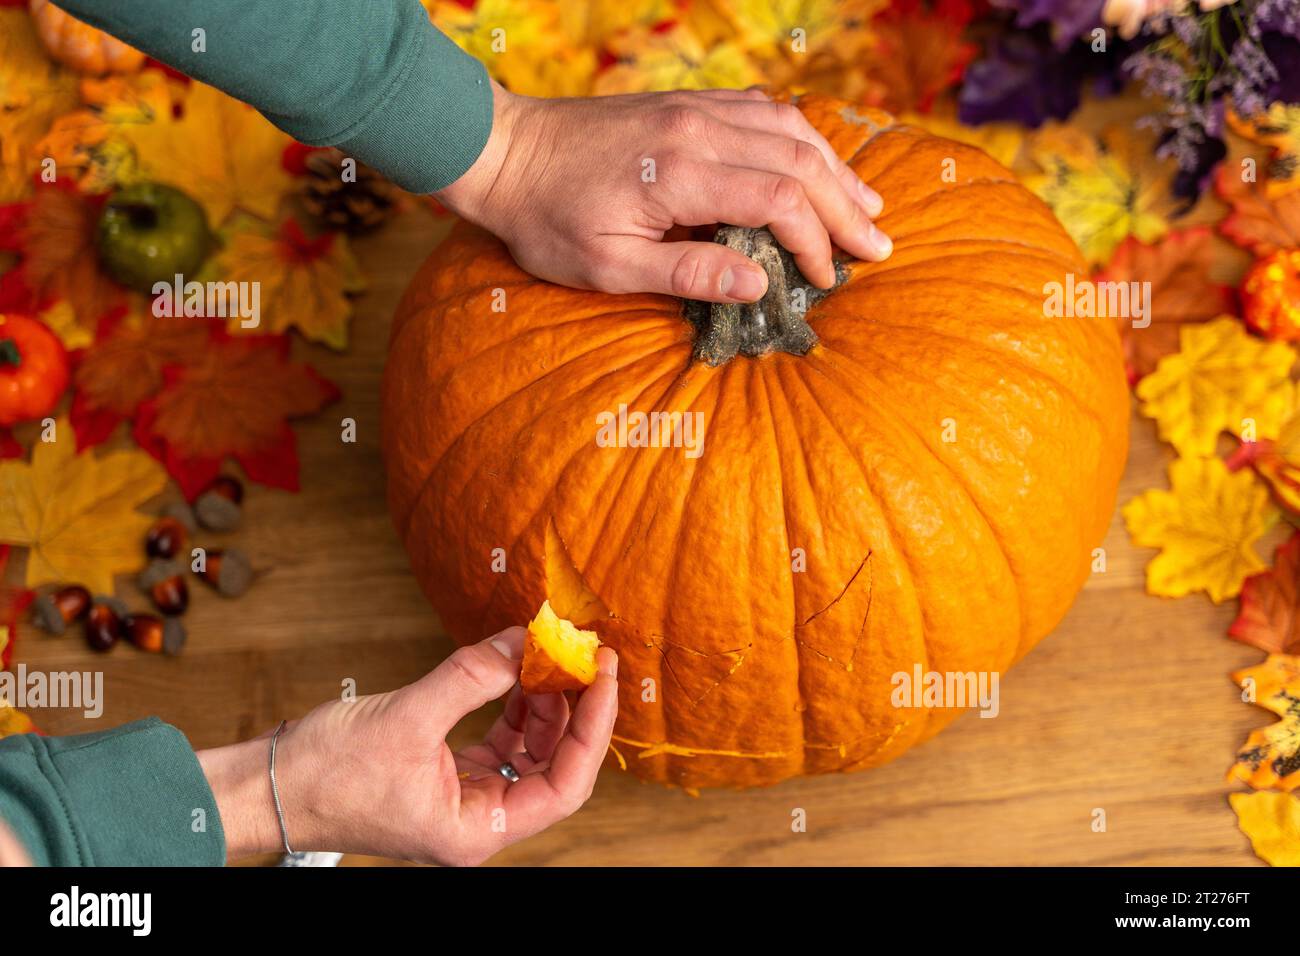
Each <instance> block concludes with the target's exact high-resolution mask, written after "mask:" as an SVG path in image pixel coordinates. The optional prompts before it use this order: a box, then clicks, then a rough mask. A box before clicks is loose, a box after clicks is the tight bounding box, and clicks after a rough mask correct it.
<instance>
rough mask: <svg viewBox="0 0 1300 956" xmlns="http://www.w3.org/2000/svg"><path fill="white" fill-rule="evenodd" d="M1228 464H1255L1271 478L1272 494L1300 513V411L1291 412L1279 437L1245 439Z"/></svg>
mask: <svg viewBox="0 0 1300 956" xmlns="http://www.w3.org/2000/svg"><path fill="white" fill-rule="evenodd" d="M1228 465H1229V467H1231V468H1234V469H1235V468H1238V467H1241V466H1242V465H1252V466H1254V468H1255V471H1256V472H1257V473H1258V474H1259V475H1260V477H1262V478H1263V479H1264V480H1265V481H1267V482H1268V484H1269V487H1270V488H1272V490H1273V496H1274V497H1275V498H1276V499H1277V500H1278V502H1279V503H1280V504H1281V505H1282V506H1283V507H1284V508H1286V509H1288V510H1289V511H1291V512H1292V513H1294V514H1300V415H1292V416H1291V417H1290V418H1288V419H1287V420H1286V422H1285V423H1284V424H1283V425H1282V427H1281V429H1279V430H1278V434H1277V438H1264V439H1261V440H1259V441H1254V442H1242V443H1241V446H1240V448H1239V449H1238V450H1237V451H1236V452H1235V453H1234V454H1233V455H1232V456H1231V457H1230V458H1229V460H1228Z"/></svg>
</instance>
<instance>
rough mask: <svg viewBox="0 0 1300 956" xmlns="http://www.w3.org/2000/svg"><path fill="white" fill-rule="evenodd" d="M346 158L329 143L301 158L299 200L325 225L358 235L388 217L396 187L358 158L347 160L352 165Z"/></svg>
mask: <svg viewBox="0 0 1300 956" xmlns="http://www.w3.org/2000/svg"><path fill="white" fill-rule="evenodd" d="M348 160H349V157H347V156H345V155H344V154H343V153H342V152H340V151H339V150H337V149H334V148H332V147H331V148H330V149H318V150H316V151H314V152H312V153H309V154H308V155H307V157H306V159H305V160H304V161H303V165H304V166H305V167H306V170H307V175H306V187H305V191H304V194H303V199H302V202H303V206H304V208H305V209H306V210H307V212H308V214H309V215H311V216H312V217H314V218H315V219H316V220H317V222H319V223H320V224H321V225H322V226H324V227H325V228H327V229H341V230H343V231H344V232H346V233H348V234H349V235H358V234H360V233H363V232H369V231H370V230H371V229H374V228H376V227H377V226H380V225H382V224H383V223H384V221H385V220H387V219H388V217H389V215H390V214H391V213H392V212H393V211H394V209H395V207H396V203H397V197H398V188H397V187H396V186H394V185H393V184H392V183H390V182H389V181H388V180H387V179H385V178H384V177H383V176H382V175H381V174H380V173H378V172H376V171H375V170H373V169H371V168H370V167H369V166H367V165H365V164H364V163H362V162H360V161H358V160H353V161H351V162H355V163H356V166H355V169H353V168H352V167H351V162H348ZM345 162H348V168H347V169H345V166H344V164H345ZM345 173H346V174H347V179H346V180H345V179H344V175H345ZM353 180H355V181H353Z"/></svg>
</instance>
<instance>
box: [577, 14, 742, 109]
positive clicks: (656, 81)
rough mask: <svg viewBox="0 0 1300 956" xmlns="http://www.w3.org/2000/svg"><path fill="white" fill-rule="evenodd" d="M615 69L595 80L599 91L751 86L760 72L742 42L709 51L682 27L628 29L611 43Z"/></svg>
mask: <svg viewBox="0 0 1300 956" xmlns="http://www.w3.org/2000/svg"><path fill="white" fill-rule="evenodd" d="M610 54H611V55H612V56H613V58H614V62H613V65H612V66H610V67H609V68H608V69H607V70H605V71H604V72H602V73H600V74H599V75H598V76H597V77H596V83H595V92H596V93H597V94H601V95H603V94H609V93H648V92H652V91H656V90H707V89H714V88H718V87H725V88H733V89H734V88H740V87H746V86H751V85H753V84H755V83H758V82H759V81H760V80H761V79H762V74H761V73H760V71H759V70H758V68H757V67H756V66H755V65H754V63H753V61H752V60H750V58H749V56H748V54H747V53H746V52H745V50H744V48H743V47H741V45H740V44H738V43H735V42H725V41H724V42H719V43H714V44H710V45H709V46H708V47H707V48H706V47H705V46H704V45H703V44H702V43H701V42H700V40H699V38H697V37H696V36H695V35H694V34H692V33H691V32H690V31H689V30H687V29H685V28H684V27H682V26H681V25H679V24H668V25H666V28H665V29H650V30H647V29H637V30H629V31H628V32H627V33H625V34H623V35H621V36H620V37H618V38H616V39H615V40H613V41H611V43H610Z"/></svg>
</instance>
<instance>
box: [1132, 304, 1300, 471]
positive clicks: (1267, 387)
mask: <svg viewBox="0 0 1300 956" xmlns="http://www.w3.org/2000/svg"><path fill="white" fill-rule="evenodd" d="M1178 339H1179V346H1180V347H1179V350H1178V351H1177V352H1176V353H1174V354H1173V355H1166V356H1165V357H1164V358H1162V359H1161V360H1160V361H1159V363H1158V364H1157V365H1156V370H1155V371H1154V372H1152V373H1151V374H1150V375H1148V376H1146V377H1145V378H1143V379H1142V381H1140V382H1139V383H1138V386H1137V397H1138V398H1139V399H1140V400H1141V401H1142V414H1144V415H1147V416H1148V417H1150V418H1154V419H1155V420H1156V422H1157V423H1158V424H1159V426H1160V437H1161V438H1162V439H1164V440H1165V441H1167V442H1170V443H1172V444H1173V446H1174V447H1175V448H1176V449H1178V451H1179V453H1180V454H1183V455H1211V454H1213V453H1214V446H1215V443H1216V441H1217V439H1218V436H1219V433H1220V432H1222V431H1225V430H1226V431H1231V432H1233V433H1234V434H1241V433H1242V431H1243V430H1244V429H1245V428H1246V427H1247V423H1248V422H1252V421H1253V423H1254V429H1255V434H1254V436H1253V437H1255V438H1275V437H1277V435H1278V433H1279V432H1280V431H1281V428H1282V425H1283V423H1284V422H1285V421H1286V420H1287V418H1289V417H1290V415H1291V411H1292V408H1293V406H1294V402H1295V389H1294V387H1293V386H1292V384H1291V381H1290V372H1291V367H1292V366H1293V365H1294V364H1295V359H1296V353H1295V350H1294V349H1292V348H1291V346H1290V345H1287V344H1286V343H1285V342H1264V341H1262V340H1260V339H1257V338H1255V337H1254V336H1251V335H1249V334H1247V332H1246V330H1245V329H1244V328H1243V327H1242V325H1241V323H1239V322H1238V321H1236V320H1235V319H1233V318H1230V317H1227V316H1225V317H1223V318H1220V319H1215V320H1214V321H1211V322H1201V323H1198V324H1196V325H1184V326H1183V327H1182V328H1180V329H1179V332H1178Z"/></svg>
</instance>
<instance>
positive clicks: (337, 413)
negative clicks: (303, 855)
mask: <svg viewBox="0 0 1300 956" xmlns="http://www.w3.org/2000/svg"><path fill="white" fill-rule="evenodd" d="M443 228H444V225H443V224H441V223H438V222H437V221H435V220H433V219H431V218H430V217H429V216H428V215H426V214H425V213H424V212H423V211H422V210H414V211H411V212H408V213H407V214H405V215H404V216H402V217H401V218H400V219H399V220H397V221H396V222H395V223H393V224H392V225H391V226H390V227H388V228H387V229H385V230H384V231H383V232H382V233H381V234H380V235H379V236H377V237H375V238H372V239H369V240H364V241H361V242H359V243H358V244H357V251H358V253H359V255H360V258H361V259H362V263H363V266H364V268H365V271H366V274H367V276H368V277H369V279H370V290H369V292H368V293H367V294H366V295H365V296H364V297H362V298H361V299H360V300H359V301H358V308H357V316H356V318H355V319H354V321H353V326H352V329H353V345H352V347H351V349H350V350H349V351H348V352H347V353H345V354H335V353H329V352H326V351H324V350H321V349H314V348H308V347H306V346H303V345H302V344H301V343H299V346H298V347H299V355H300V357H303V358H306V359H309V360H310V361H311V362H312V363H314V364H315V365H316V366H317V367H318V368H319V369H320V370H321V371H322V372H323V373H324V374H326V375H327V376H329V377H331V378H332V379H334V380H335V381H336V382H338V383H339V384H340V386H342V389H343V396H344V397H343V399H342V401H341V402H340V403H339V404H337V405H335V406H333V407H331V408H330V409H329V410H327V411H326V412H325V413H324V414H322V415H321V416H319V417H318V418H316V419H314V420H312V421H310V422H306V423H304V424H302V425H300V426H299V427H298V429H297V431H298V437H299V447H300V451H301V455H302V461H303V471H302V475H303V489H302V493H301V494H299V495H290V494H284V493H281V492H276V491H270V490H267V489H264V488H252V489H250V493H249V495H248V501H247V510H246V521H245V526H244V528H242V529H241V530H240V531H238V532H237V533H235V534H234V535H231V536H228V538H227V539H225V540H226V541H227V542H228V543H231V544H237V545H238V546H239V547H241V548H243V549H244V550H246V551H247V552H248V553H249V554H250V556H251V557H252V559H253V561H254V564H255V565H257V566H258V567H259V568H263V569H266V570H268V572H269V573H267V574H266V575H265V576H264V577H263V578H262V579H260V580H259V581H258V582H257V584H256V586H255V588H254V589H253V590H252V591H251V592H250V593H249V594H248V595H247V596H245V597H244V598H242V599H240V600H238V601H235V602H227V601H223V600H222V599H220V598H218V597H216V596H215V595H213V594H212V593H211V592H208V591H206V590H204V589H202V588H201V587H197V586H196V587H195V588H194V589H193V590H194V597H195V600H194V603H193V607H192V609H191V611H190V613H189V614H188V616H187V618H186V622H187V624H188V626H189V629H190V641H189V645H188V647H187V649H186V652H185V654H184V656H182V657H181V658H178V659H164V658H160V657H154V656H150V655H145V654H141V653H138V652H136V651H135V650H134V649H132V648H128V647H123V648H118V649H117V650H116V651H115V652H113V653H112V654H110V655H108V656H107V657H100V656H98V655H94V654H93V653H92V652H91V651H89V650H88V649H87V648H86V647H85V645H84V644H83V643H82V642H81V641H80V640H78V639H76V638H65V639H56V638H50V637H46V636H44V635H37V634H33V633H32V632H28V637H27V638H26V640H25V641H24V643H23V644H22V645H21V646H20V648H19V654H18V659H19V660H23V661H26V662H27V663H28V665H29V666H32V667H39V668H60V669H61V668H77V669H82V668H103V670H104V673H105V687H106V697H107V702H106V708H105V715H104V717H103V718H102V719H101V720H99V721H88V720H86V719H84V718H83V717H82V716H81V715H80V714H79V713H72V712H64V711H46V712H41V713H38V714H36V715H35V716H36V718H37V720H38V721H39V723H40V725H41V726H42V728H43V729H44V730H46V731H47V732H49V733H56V734H67V733H79V732H85V731H88V730H97V729H101V728H103V727H107V726H112V725H115V724H118V723H121V722H124V721H127V720H132V719H135V718H138V717H141V716H145V715H148V714H158V715H160V716H162V717H163V718H164V719H166V720H168V721H170V722H172V723H174V724H176V725H177V726H179V727H180V728H181V729H182V730H183V731H185V733H186V734H188V735H189V738H190V741H191V742H192V743H193V744H194V746H195V747H200V748H201V747H210V746H214V745H219V744H224V743H229V742H233V741H236V740H240V739H243V738H246V737H249V736H252V735H255V734H257V733H259V732H261V731H264V730H266V729H268V728H269V727H271V726H272V725H273V724H274V723H275V722H276V721H278V720H279V719H280V718H281V717H282V716H294V715H297V714H300V713H302V712H303V711H305V710H306V709H308V708H309V707H310V706H311V705H313V704H314V703H317V702H319V701H321V700H324V699H327V698H330V697H334V696H336V695H337V694H338V693H339V691H340V687H341V683H342V682H343V681H344V680H346V679H349V678H350V679H353V680H355V681H356V683H357V687H358V690H359V692H360V693H370V692H376V691H381V690H386V689H389V688H393V687H396V686H399V685H400V684H402V683H405V682H407V681H409V680H411V679H413V678H415V677H417V676H419V675H420V674H422V673H424V672H425V671H427V670H428V669H429V668H431V667H433V666H435V665H436V663H437V662H438V661H439V660H440V659H441V658H442V657H443V656H445V655H446V653H447V652H448V651H449V649H450V643H449V641H448V640H447V639H446V638H445V637H444V636H442V635H441V634H440V631H439V626H438V622H437V619H436V616H435V615H434V614H433V612H432V611H431V610H430V608H429V607H428V606H427V604H426V603H425V601H424V599H423V597H422V595H421V594H420V592H419V589H418V588H417V586H416V584H415V582H414V580H413V579H412V577H411V575H410V573H409V571H408V568H407V562H406V557H405V555H404V553H403V551H402V549H401V546H400V545H399V543H398V540H397V537H396V535H395V533H394V531H393V529H392V526H391V524H390V523H389V519H388V515H387V512H386V511H385V507H384V479H383V473H382V469H381V465H380V456H379V376H380V370H381V367H382V363H383V359H384V353H385V348H386V345H387V333H388V323H389V318H390V316H391V314H392V311H393V308H394V306H395V304H396V302H397V299H398V297H399V296H400V295H401V292H402V290H403V288H404V286H405V283H406V281H407V280H408V278H409V277H410V275H411V274H412V272H413V271H414V269H415V267H416V266H417V264H418V263H419V262H420V261H421V260H422V259H423V257H424V256H425V255H426V254H427V253H428V252H429V250H430V249H432V248H433V247H434V244H435V242H436V240H437V239H438V238H439V236H440V233H441V230H442V229H443ZM344 417H351V418H354V419H355V420H356V422H357V441H356V443H355V444H345V443H343V442H342V441H341V440H340V425H339V422H340V420H341V419H342V418H344ZM1166 461H1167V458H1166V455H1165V452H1164V449H1163V448H1162V446H1160V445H1159V444H1158V443H1157V442H1156V440H1155V436H1154V433H1153V431H1152V429H1151V427H1150V423H1149V422H1146V421H1144V420H1139V419H1135V421H1134V437H1133V446H1132V452H1131V456H1130V461H1129V467H1128V471H1127V473H1126V476H1125V479H1124V484H1123V488H1122V491H1121V501H1125V500H1127V499H1128V498H1130V497H1132V496H1133V495H1134V494H1136V493H1138V492H1140V491H1141V490H1143V489H1145V488H1148V487H1155V486H1163V485H1164V484H1165V478H1164V475H1163V469H1164V466H1165V464H1166ZM1043 533H1044V534H1050V533H1051V529H1050V528H1044V529H1043ZM1106 548H1107V553H1108V568H1107V570H1106V572H1105V573H1104V574H1097V575H1094V577H1093V579H1092V581H1091V582H1090V583H1089V585H1088V587H1087V588H1086V589H1085V591H1084V592H1083V594H1082V596H1081V597H1080V598H1079V600H1078V602H1077V603H1076V605H1075V606H1074V608H1073V610H1072V611H1071V612H1070V614H1069V616H1068V617H1067V618H1066V620H1065V622H1064V623H1063V624H1062V625H1061V626H1060V628H1059V629H1058V630H1057V632H1056V633H1055V634H1053V635H1052V636H1051V637H1049V638H1048V639H1047V640H1046V641H1045V642H1044V643H1043V644H1042V645H1041V646H1040V647H1039V648H1038V649H1036V650H1035V651H1033V652H1032V653H1031V654H1030V655H1029V656H1028V657H1027V658H1026V659H1025V660H1024V661H1023V662H1022V663H1021V664H1020V665H1019V666H1018V667H1017V668H1016V670H1015V671H1014V672H1012V673H1010V674H1009V675H1007V676H1006V677H1005V679H1004V680H1003V683H1002V695H1001V696H1002V710H1001V713H1000V715H999V716H998V717H997V718H996V719H993V720H983V719H980V718H978V717H977V716H975V715H967V716H965V717H963V718H961V719H960V720H959V721H957V722H956V724H954V725H953V726H952V727H951V728H950V729H948V730H947V731H945V732H944V733H943V734H941V735H940V736H939V737H937V738H936V739H934V740H933V741H931V742H929V743H927V744H925V745H923V746H921V747H919V748H916V749H914V750H912V751H911V752H909V753H907V754H906V755H905V756H904V757H903V758H901V759H900V760H898V761H896V762H895V763H893V764H891V765H889V766H887V767H884V768H881V769H878V770H874V771H869V772H866V773H862V774H857V775H848V776H833V777H821V778H813V779H803V780H793V781H788V782H786V783H784V784H782V785H780V786H777V787H773V788H771V789H767V790H761V791H754V792H706V793H704V794H703V795H701V796H699V797H691V796H689V795H687V794H685V793H682V792H679V791H672V790H666V789H662V788H660V787H658V786H654V785H649V784H642V783H640V782H638V781H637V780H636V779H635V778H633V777H631V776H630V775H628V774H623V773H620V772H618V770H617V769H616V768H613V767H607V769H606V770H605V772H604V773H603V774H602V776H601V780H600V783H599V785H598V786H597V789H596V793H595V795H594V796H593V798H592V800H591V801H590V803H589V804H588V805H587V806H586V807H585V808H584V809H583V810H582V811H581V812H580V813H579V814H577V815H576V816H575V817H573V818H571V819H570V820H568V821H566V822H564V823H563V824H561V825H559V826H556V827H554V828H552V829H551V830H550V831H548V832H546V833H543V834H541V835H539V836H537V837H535V838H533V839H531V840H529V841H526V842H525V843H522V844H519V845H517V846H514V847H511V848H510V849H508V850H506V851H504V852H503V853H501V854H499V855H498V856H497V857H496V858H495V859H494V861H493V862H494V863H499V864H524V865H534V864H599V865H659V864H723V865H748V864H787V865H806V864H901V865H919V866H936V865H979V864H1022V865H1036V864H1153V865H1160V864H1170V865H1192V864H1251V863H1254V862H1257V861H1256V860H1255V857H1254V856H1253V855H1252V854H1251V852H1250V848H1249V845H1248V842H1247V841H1246V839H1245V837H1243V836H1242V835H1241V833H1240V832H1239V831H1238V830H1237V828H1236V825H1235V821H1234V817H1233V814H1232V812H1231V810H1230V809H1229V807H1228V804H1227V799H1226V794H1227V792H1228V791H1229V789H1231V788H1230V786H1229V785H1228V784H1226V783H1225V782H1224V773H1225V771H1226V769H1227V767H1228V765H1229V764H1230V763H1231V762H1232V756H1233V753H1234V751H1235V748H1236V746H1237V745H1238V744H1239V743H1240V742H1241V741H1242V740H1244V739H1245V737H1246V735H1247V733H1248V732H1249V731H1250V730H1251V729H1252V728H1254V727H1257V726H1261V725H1263V724H1266V723H1268V722H1269V717H1268V715H1267V714H1266V713H1264V712H1263V711H1261V710H1259V709H1257V708H1253V707H1250V706H1247V705H1245V704H1243V703H1241V701H1240V699H1239V697H1238V692H1237V689H1236V688H1235V687H1234V685H1233V684H1232V682H1231V681H1230V679H1229V677H1228V673H1229V671H1231V670H1232V669H1234V668H1238V667H1241V666H1244V665H1247V664H1249V663H1253V662H1255V661H1257V660H1258V659H1260V654H1258V653H1257V652H1255V651H1253V650H1251V649H1250V648H1247V647H1244V646H1243V645H1241V644H1238V643H1236V642H1233V641H1231V640H1229V639H1227V638H1226V637H1225V633H1224V632H1225V630H1226V628H1227V625H1228V622H1229V621H1230V620H1231V616H1232V613H1233V606H1232V605H1224V606H1220V607H1216V606H1214V605H1212V604H1211V603H1210V602H1209V601H1208V600H1206V599H1204V598H1203V597H1192V598H1187V599H1184V600H1180V601H1167V600H1162V599H1159V598H1153V597H1149V596H1146V595H1145V594H1144V593H1143V592H1142V587H1141V583H1142V574H1143V567H1144V565H1145V563H1146V561H1147V560H1148V558H1149V556H1150V552H1148V551H1139V550H1136V549H1134V548H1132V547H1131V546H1130V545H1129V543H1128V539H1127V536H1126V534H1125V533H1124V531H1123V528H1122V525H1121V523H1120V522H1119V519H1118V517H1117V518H1116V519H1115V521H1114V523H1113V525H1112V528H1111V531H1110V535H1109V537H1108V538H1107V540H1106ZM121 592H122V593H123V594H124V595H130V596H131V597H132V599H133V600H134V601H136V602H137V603H139V601H140V599H139V597H138V596H136V595H134V593H133V589H132V588H131V586H130V585H129V584H127V583H125V582H124V583H123V585H122V588H121ZM491 716H492V714H489V713H486V712H485V713H481V714H478V715H475V716H474V717H473V718H471V719H469V720H467V721H466V722H465V724H464V725H462V727H461V728H458V732H457V737H458V739H459V740H462V741H464V740H468V739H470V738H471V737H472V736H473V735H474V734H476V733H478V732H481V730H482V729H483V728H484V727H485V726H486V724H487V722H488V721H489V720H490V718H491ZM1095 808H1101V809H1104V811H1105V813H1106V820H1107V829H1106V832H1104V833H1096V832H1093V830H1092V827H1091V823H1092V813H1093V810H1094V809H1095ZM796 809H802V810H803V811H805V812H806V814H807V832H805V833H794V832H792V828H791V819H792V813H793V812H794V811H795V810H796ZM346 862H347V863H348V864H350V865H367V864H375V863H382V862H384V861H377V860H369V859H365V858H350V859H348V860H347V861H346Z"/></svg>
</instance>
